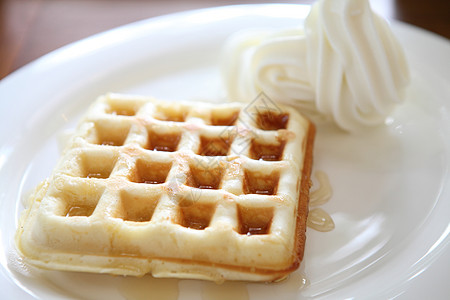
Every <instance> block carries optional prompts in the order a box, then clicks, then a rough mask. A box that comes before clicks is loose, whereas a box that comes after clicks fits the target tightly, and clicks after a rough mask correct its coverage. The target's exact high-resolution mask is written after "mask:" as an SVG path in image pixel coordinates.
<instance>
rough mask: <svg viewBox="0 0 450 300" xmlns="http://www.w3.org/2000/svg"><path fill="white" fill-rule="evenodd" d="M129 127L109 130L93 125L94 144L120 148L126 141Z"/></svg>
mask: <svg viewBox="0 0 450 300" xmlns="http://www.w3.org/2000/svg"><path fill="white" fill-rule="evenodd" d="M129 131H130V128H129V127H119V128H114V129H113V130H112V129H111V128H108V127H105V125H101V124H100V123H97V124H95V135H96V138H95V139H94V144H97V145H103V146H122V145H123V144H124V143H125V140H126V139H127V136H128V132H129Z"/></svg>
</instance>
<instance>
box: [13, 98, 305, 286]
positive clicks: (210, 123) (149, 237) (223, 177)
mask: <svg viewBox="0 0 450 300" xmlns="http://www.w3.org/2000/svg"><path fill="white" fill-rule="evenodd" d="M313 139H314V126H313V125H312V124H311V123H310V122H309V121H308V120H307V119H305V118H303V117H302V116H301V115H300V114H298V113H297V112H296V111H295V110H293V109H291V108H288V107H281V106H276V109H275V110H274V109H273V108H272V109H269V108H267V109H265V108H264V107H260V106H257V105H253V106H252V105H248V104H243V103H226V104H211V103H202V102H164V101H159V100H155V99H152V98H146V97H138V96H130V95H119V94H108V95H105V96H102V97H100V98H99V99H98V100H97V101H95V102H94V103H93V104H92V106H91V107H90V109H89V110H88V112H87V114H86V115H85V117H84V118H83V120H82V121H81V123H80V124H79V125H78V127H77V130H76V132H75V133H74V135H73V136H72V138H71V139H70V141H69V142H68V145H67V147H66V149H65V150H64V152H63V154H62V158H61V159H60V161H59V163H58V164H57V166H56V168H55V169H54V171H53V173H52V174H51V176H50V177H49V178H48V179H47V180H45V181H44V182H43V183H42V184H40V185H39V186H38V187H37V188H36V190H35V192H34V193H33V194H32V196H31V197H30V200H29V203H28V206H27V208H26V210H25V211H24V212H23V214H22V216H21V219H20V224H19V227H18V230H17V235H16V245H17V248H18V250H19V252H20V253H21V254H22V255H23V256H24V257H25V259H26V261H28V262H29V263H31V264H33V265H36V266H39V267H43V268H48V269H58V270H70V271H84V272H96V273H109V274H121V275H136V276H141V275H144V274H146V273H151V274H152V275H153V276H155V277H177V278H196V279H205V280H213V281H217V282H220V281H223V280H246V281H275V280H279V279H282V278H284V277H285V276H287V275H288V274H289V273H290V272H292V271H294V270H295V269H296V268H297V267H298V266H299V264H300V262H301V260H302V256H303V249H304V243H305V230H306V218H307V213H308V201H309V188H310V179H309V176H310V172H311V163H312V144H313Z"/></svg>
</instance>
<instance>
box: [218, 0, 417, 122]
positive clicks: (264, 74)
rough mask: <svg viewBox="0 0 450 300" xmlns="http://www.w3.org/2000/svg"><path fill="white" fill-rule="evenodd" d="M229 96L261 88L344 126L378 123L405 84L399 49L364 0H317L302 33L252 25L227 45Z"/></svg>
mask: <svg viewBox="0 0 450 300" xmlns="http://www.w3.org/2000/svg"><path fill="white" fill-rule="evenodd" d="M222 63H223V74H224V81H225V85H226V88H227V91H228V96H229V97H230V98H231V99H233V100H240V101H251V100H253V99H254V98H255V97H256V96H257V95H258V94H259V93H260V92H264V93H265V94H266V95H267V96H268V97H269V98H271V99H272V100H275V101H280V102H284V103H288V104H291V105H296V106H298V107H300V109H301V110H302V111H303V112H305V114H307V115H309V116H311V117H313V118H314V117H315V116H317V115H319V116H322V117H325V118H327V119H331V120H333V121H334V122H335V123H336V124H337V125H338V126H339V127H341V128H342V129H345V130H349V131H357V130H358V129H360V128H364V127H367V126H373V125H377V124H380V123H383V121H384V120H385V118H386V116H387V115H388V114H389V113H390V112H391V110H392V109H393V107H394V106H395V104H397V103H400V102H402V98H403V93H404V90H405V87H406V86H407V84H408V82H409V70H408V65H407V62H406V58H405V55H404V53H403V49H402V48H401V46H400V44H399V43H398V41H397V40H396V38H395V37H394V35H393V33H392V31H391V29H390V27H389V25H388V24H387V22H386V21H385V20H384V19H383V18H382V17H380V16H378V15H377V14H375V13H374V12H373V11H372V10H371V8H370V5H369V2H368V1H367V0H319V1H318V2H317V3H316V4H314V5H313V7H312V9H311V12H310V14H309V15H308V17H307V18H306V21H305V26H304V30H302V29H290V30H284V31H267V30H250V31H245V32H241V33H238V34H236V35H234V36H232V37H231V38H230V39H229V41H228V42H227V44H226V45H225V48H224V59H223V60H222Z"/></svg>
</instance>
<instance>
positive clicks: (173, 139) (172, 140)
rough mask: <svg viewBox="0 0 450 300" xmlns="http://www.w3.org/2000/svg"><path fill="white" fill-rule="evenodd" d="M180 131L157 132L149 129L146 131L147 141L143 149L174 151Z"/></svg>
mask: <svg viewBox="0 0 450 300" xmlns="http://www.w3.org/2000/svg"><path fill="white" fill-rule="evenodd" d="M180 139H181V132H175V133H174V132H172V133H158V132H156V131H155V130H150V131H149V133H148V143H147V146H146V147H145V149H147V150H155V151H166V152H174V151H176V150H177V149H178V144H179V143H180Z"/></svg>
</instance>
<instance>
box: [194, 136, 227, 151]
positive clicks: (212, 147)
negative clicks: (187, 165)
mask: <svg viewBox="0 0 450 300" xmlns="http://www.w3.org/2000/svg"><path fill="white" fill-rule="evenodd" d="M232 142H233V139H232V137H231V136H230V137H206V136H200V147H199V151H198V154H199V155H203V156H226V155H228V152H230V146H231V143H232Z"/></svg>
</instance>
